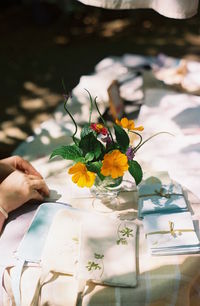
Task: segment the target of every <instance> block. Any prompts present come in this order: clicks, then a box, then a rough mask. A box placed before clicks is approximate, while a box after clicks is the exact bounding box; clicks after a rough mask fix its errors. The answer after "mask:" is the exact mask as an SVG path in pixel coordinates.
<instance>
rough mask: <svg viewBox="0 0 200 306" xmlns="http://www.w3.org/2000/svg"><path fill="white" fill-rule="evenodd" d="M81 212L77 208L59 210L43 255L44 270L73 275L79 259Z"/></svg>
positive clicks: (42, 264)
mask: <svg viewBox="0 0 200 306" xmlns="http://www.w3.org/2000/svg"><path fill="white" fill-rule="evenodd" d="M80 218H81V213H80V212H79V210H76V209H70V208H69V209H67V210H61V211H59V212H58V213H57V214H56V215H55V217H54V220H53V223H52V225H51V227H50V230H49V233H48V237H47V239H46V242H45V245H44V249H43V252H42V257H41V266H42V268H43V270H44V271H46V272H48V271H54V272H61V273H66V274H71V275H73V274H74V273H75V268H76V264H77V260H78V252H79V236H80Z"/></svg>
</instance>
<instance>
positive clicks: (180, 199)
mask: <svg viewBox="0 0 200 306" xmlns="http://www.w3.org/2000/svg"><path fill="white" fill-rule="evenodd" d="M187 210H188V207H187V203H186V201H185V198H184V195H183V190H182V187H181V185H180V184H177V183H173V184H172V183H171V184H166V185H165V184H161V183H156V184H143V185H141V186H140V188H139V200H138V216H139V218H143V217H144V216H145V215H146V214H151V213H161V212H163V213H171V212H172V213H173V212H181V211H187Z"/></svg>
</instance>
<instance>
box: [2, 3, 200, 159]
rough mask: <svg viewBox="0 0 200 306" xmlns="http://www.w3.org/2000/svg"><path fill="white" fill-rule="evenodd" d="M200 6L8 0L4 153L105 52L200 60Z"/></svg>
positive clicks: (47, 113)
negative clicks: (109, 6)
mask: <svg viewBox="0 0 200 306" xmlns="http://www.w3.org/2000/svg"><path fill="white" fill-rule="evenodd" d="M199 17H200V16H199V13H198V14H197V15H196V16H194V17H192V18H190V19H186V20H175V19H169V18H166V17H164V16H161V15H159V14H158V13H156V12H154V11H152V10H124V11H122V10H120V11H114V10H105V9H101V8H96V7H90V6H84V5H83V4H81V3H79V2H78V1H76V0H57V1H40V0H32V1H31V0H24V1H23V0H21V1H20V0H1V1H0V37H1V41H0V67H1V75H0V78H1V80H0V84H1V86H0V88H1V90H0V158H3V157H6V156H8V155H10V154H11V153H12V151H13V150H14V149H15V148H16V147H17V146H18V144H19V143H20V142H22V141H23V140H24V139H26V138H27V136H29V135H31V134H32V133H33V131H34V129H35V128H36V127H37V126H38V125H39V124H40V123H42V122H43V121H45V120H47V119H48V118H51V116H52V113H53V112H54V110H55V108H56V107H57V106H58V104H60V103H61V102H62V94H63V88H62V83H61V80H62V79H64V80H65V84H66V87H67V90H71V89H72V88H74V87H75V86H76V85H77V83H78V82H79V79H80V76H81V75H85V74H89V73H92V72H93V69H94V66H95V65H96V64H97V63H98V62H99V61H100V60H102V59H103V58H104V57H107V56H110V55H117V56H120V55H123V54H124V53H134V54H141V55H153V56H155V55H158V54H159V53H165V54H166V55H169V56H173V57H178V58H191V59H196V60H199V59H200V18H199Z"/></svg>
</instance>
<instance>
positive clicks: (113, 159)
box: [50, 90, 160, 188]
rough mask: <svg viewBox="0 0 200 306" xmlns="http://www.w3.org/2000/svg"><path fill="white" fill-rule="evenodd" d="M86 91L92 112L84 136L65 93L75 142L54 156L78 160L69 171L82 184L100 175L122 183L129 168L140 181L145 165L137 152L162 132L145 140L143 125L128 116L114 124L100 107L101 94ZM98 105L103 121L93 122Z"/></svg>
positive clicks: (116, 183)
mask: <svg viewBox="0 0 200 306" xmlns="http://www.w3.org/2000/svg"><path fill="white" fill-rule="evenodd" d="M86 91H87V93H88V96H89V100H90V116H89V122H88V123H86V124H85V125H84V126H83V128H82V129H81V132H80V138H77V137H76V134H77V130H78V128H77V124H76V122H75V120H74V118H73V116H72V115H71V113H70V111H69V110H68V107H67V102H68V99H69V95H64V99H65V102H64V108H65V110H66V112H67V113H68V115H69V116H70V117H71V119H72V121H73V123H74V126H75V131H74V134H73V135H72V140H73V144H71V145H67V146H61V147H59V148H56V149H55V150H54V151H53V152H52V154H51V156H50V158H53V157H55V156H61V157H62V158H64V159H66V160H72V161H73V162H74V163H75V164H74V165H73V166H72V167H70V168H69V170H68V173H69V174H70V175H72V181H73V182H74V183H75V184H77V185H78V186H79V187H88V188H90V187H92V186H93V185H94V184H95V179H96V178H98V179H100V180H101V181H104V180H105V179H106V178H108V177H110V178H111V180H112V181H113V182H114V184H112V186H118V185H119V184H120V183H121V182H122V179H123V176H124V174H125V172H126V171H129V173H130V174H131V175H132V177H133V178H134V180H135V183H136V184H137V185H138V184H139V183H140V182H141V180H142V168H141V166H140V165H139V163H138V162H137V161H136V160H135V155H136V153H137V151H138V150H139V149H140V148H141V146H142V145H143V144H144V143H145V142H147V141H148V140H149V139H150V138H152V137H154V136H155V135H157V134H160V133H157V134H155V135H153V136H151V137H149V138H148V139H146V140H145V141H143V138H142V136H141V132H142V131H143V129H144V128H143V126H138V127H136V126H135V123H134V121H133V120H128V119H127V118H122V119H121V120H118V119H117V120H116V122H115V123H114V124H113V125H112V127H110V126H109V125H108V124H107V123H106V121H105V120H104V118H103V117H102V115H101V113H100V111H99V108H98V105H97V98H95V99H93V98H92V97H91V94H90V92H89V91H88V90H86ZM94 107H96V110H97V112H98V114H99V116H100V118H101V121H102V123H93V122H92V111H93V108H94ZM131 134H134V135H136V136H137V139H138V140H137V142H136V145H135V144H134V142H131V140H130V138H131V137H130V135H131Z"/></svg>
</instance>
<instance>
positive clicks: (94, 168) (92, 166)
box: [87, 161, 105, 180]
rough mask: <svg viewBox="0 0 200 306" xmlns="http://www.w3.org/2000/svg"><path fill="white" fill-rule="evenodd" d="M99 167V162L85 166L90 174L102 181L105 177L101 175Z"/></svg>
mask: <svg viewBox="0 0 200 306" xmlns="http://www.w3.org/2000/svg"><path fill="white" fill-rule="evenodd" d="M101 167H102V162H101V161H96V162H92V163H90V164H87V169H88V170H89V171H91V172H95V173H97V175H98V176H99V177H100V179H101V180H103V179H104V178H105V177H104V176H103V175H102V174H101Z"/></svg>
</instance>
